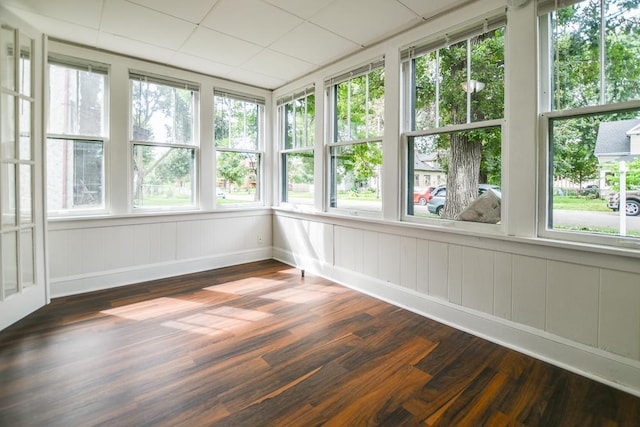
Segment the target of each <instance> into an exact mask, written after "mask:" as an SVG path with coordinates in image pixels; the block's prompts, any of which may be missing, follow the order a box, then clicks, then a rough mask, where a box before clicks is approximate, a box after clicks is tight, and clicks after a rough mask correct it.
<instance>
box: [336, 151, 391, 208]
mask: <svg viewBox="0 0 640 427" xmlns="http://www.w3.org/2000/svg"><path fill="white" fill-rule="evenodd" d="M381 184H382V143H380V142H370V143H364V144H354V145H349V146H340V147H331V200H330V206H331V207H332V208H342V209H358V210H365V211H381V210H382V195H381V192H380V190H381Z"/></svg>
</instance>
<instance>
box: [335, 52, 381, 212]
mask: <svg viewBox="0 0 640 427" xmlns="http://www.w3.org/2000/svg"><path fill="white" fill-rule="evenodd" d="M379 69H381V70H382V72H383V73H386V67H385V57H384V56H382V57H381V58H378V59H374V60H372V61H370V62H368V63H366V64H364V65H361V66H359V67H356V68H353V69H351V70H349V71H346V72H342V73H339V74H336V75H335V76H332V77H330V78H328V79H325V81H324V94H325V95H324V101H325V110H326V115H325V117H326V120H325V129H326V133H325V141H324V149H323V156H324V165H325V166H324V168H325V170H326V171H327V173H326V174H325V176H324V182H325V189H326V190H325V191H324V196H323V200H324V204H325V211H327V212H330V213H336V214H343V215H352V216H356V215H357V216H361V217H365V218H366V217H369V218H378V219H379V218H382V215H383V211H384V195H382V197H381V198H380V209H379V210H366V209H359V208H357V207H351V208H350V207H340V206H339V205H337V199H336V206H332V200H331V199H332V197H333V193H334V186H333V182H334V173H333V167H332V164H333V160H332V159H333V158H332V156H331V150H332V149H334V148H340V147H350V146H355V145H360V144H369V143H377V144H379V145H380V149H381V150H382V151H383V159H384V136H385V135H384V130H383V132H382V134H381V135H376V136H370V137H366V138H359V139H350V140H344V141H339V140H338V120H337V103H338V96H337V94H338V85H339V84H341V83H344V82H347V81H349V80H352V79H354V78H358V77H361V76H364V75H368V74H369V73H371V72H373V71H377V70H379ZM385 82H386V75H385ZM368 98H369V93H368V91H367V99H368ZM384 99H385V100H386V93H385V95H384ZM385 107H386V102H385ZM367 133H368V131H367ZM380 167H381V172H380V173H381V175H380V177H379V181H380V186H382V183H383V179H382V170H384V160H383V163H382V164H381V165H380ZM380 191H381V192H382V189H380Z"/></svg>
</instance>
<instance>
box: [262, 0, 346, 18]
mask: <svg viewBox="0 0 640 427" xmlns="http://www.w3.org/2000/svg"><path fill="white" fill-rule="evenodd" d="M266 1H268V2H269V3H271V4H273V5H275V6H278V7H279V8H281V9H283V10H286V11H289V12H290V13H292V14H294V15H296V16H299V17H301V18H303V19H309V18H311V17H312V16H313V15H315V14H316V13H317V12H318V11H319V10H321V9H323V8H324V7H326V6H327V5H328V4H329V3H332V2H333V1H334V0H266Z"/></svg>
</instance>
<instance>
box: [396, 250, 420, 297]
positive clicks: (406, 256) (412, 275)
mask: <svg viewBox="0 0 640 427" xmlns="http://www.w3.org/2000/svg"><path fill="white" fill-rule="evenodd" d="M420 261H421V260H418V253H417V241H416V239H415V238H413V237H402V238H401V240H400V286H404V287H405V288H409V289H413V290H415V289H416V287H417V264H418V262H420Z"/></svg>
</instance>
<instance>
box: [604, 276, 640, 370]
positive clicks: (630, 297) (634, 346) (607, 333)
mask: <svg viewBox="0 0 640 427" xmlns="http://www.w3.org/2000/svg"><path fill="white" fill-rule="evenodd" d="M599 298H600V306H599V307H598V313H599V316H598V320H599V328H598V330H599V337H598V342H599V346H600V348H602V349H603V350H606V351H611V352H613V353H616V354H620V355H622V356H626V357H631V358H633V359H636V360H640V275H638V274H632V273H626V272H620V271H614V270H607V269H602V270H601V273H600V289H599Z"/></svg>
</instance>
